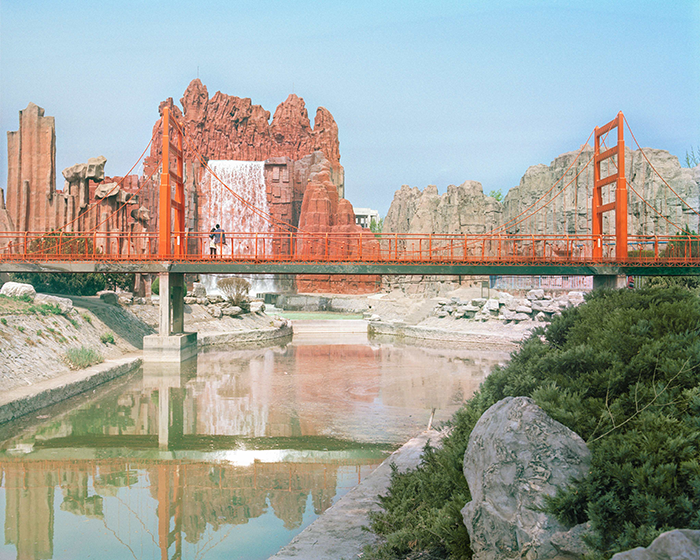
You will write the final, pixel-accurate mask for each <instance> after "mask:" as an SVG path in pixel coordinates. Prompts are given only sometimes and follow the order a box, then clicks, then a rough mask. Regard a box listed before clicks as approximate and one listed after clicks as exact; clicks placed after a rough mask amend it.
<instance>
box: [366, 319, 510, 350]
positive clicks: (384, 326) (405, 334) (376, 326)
mask: <svg viewBox="0 0 700 560" xmlns="http://www.w3.org/2000/svg"><path fill="white" fill-rule="evenodd" d="M367 332H368V334H369V335H370V336H377V335H386V336H393V337H397V338H410V339H416V340H439V341H445V342H464V343H469V344H484V345H492V346H500V347H503V346H512V347H513V349H515V348H516V347H517V345H518V343H519V342H520V337H518V338H514V337H513V336H511V335H509V334H507V333H502V332H498V331H497V330H495V329H494V330H493V332H478V331H467V330H459V331H458V330H447V329H438V328H433V327H421V326H414V325H406V324H404V323H385V322H382V321H371V322H370V323H369V326H368V327H367Z"/></svg>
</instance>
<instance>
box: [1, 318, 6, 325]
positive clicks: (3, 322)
mask: <svg viewBox="0 0 700 560" xmlns="http://www.w3.org/2000/svg"><path fill="white" fill-rule="evenodd" d="M0 323H2V324H3V325H7V319H5V317H2V318H0Z"/></svg>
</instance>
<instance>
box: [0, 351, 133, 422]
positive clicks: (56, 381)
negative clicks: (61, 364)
mask: <svg viewBox="0 0 700 560" xmlns="http://www.w3.org/2000/svg"><path fill="white" fill-rule="evenodd" d="M141 363H142V359H141V356H140V355H129V356H124V357H122V358H117V359H113V360H107V361H105V362H103V363H101V364H98V365H95V366H92V367H89V368H86V369H83V370H80V371H72V372H70V373H66V374H64V375H60V376H58V377H54V378H53V379H47V380H45V381H41V382H40V383H35V384H34V385H29V386H27V387H16V388H14V389H11V390H9V391H6V392H4V393H3V394H2V395H0V423H2V422H9V421H10V420H14V419H15V418H19V417H20V416H24V415H25V414H30V413H32V412H35V411H37V410H39V409H41V408H44V407H46V406H49V405H52V404H56V403H58V402H60V401H63V400H65V399H68V398H70V397H73V396H75V395H78V394H79V393H83V392H85V391H89V390H90V389H93V388H94V387H97V386H98V385H101V384H102V383H106V382H107V381H111V380H112V379H114V378H116V377H119V376H121V375H125V374H127V373H129V372H130V371H132V370H133V369H135V368H137V367H139V366H140V365H141Z"/></svg>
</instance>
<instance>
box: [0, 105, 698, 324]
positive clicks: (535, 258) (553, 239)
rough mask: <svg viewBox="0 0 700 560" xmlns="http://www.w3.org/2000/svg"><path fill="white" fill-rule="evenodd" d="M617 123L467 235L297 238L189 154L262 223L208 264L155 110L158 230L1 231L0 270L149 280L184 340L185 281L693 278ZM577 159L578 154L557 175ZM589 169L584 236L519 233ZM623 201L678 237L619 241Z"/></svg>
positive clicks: (172, 147)
mask: <svg viewBox="0 0 700 560" xmlns="http://www.w3.org/2000/svg"><path fill="white" fill-rule="evenodd" d="M625 123H626V121H625V119H624V116H623V115H622V113H619V114H618V116H617V117H616V118H615V119H613V120H612V121H610V122H609V123H607V124H605V125H604V126H602V127H600V128H596V129H595V131H594V133H592V134H593V135H594V155H593V156H592V157H591V159H590V160H589V161H588V163H586V164H585V165H582V166H581V169H580V171H579V173H578V174H577V175H576V176H575V177H574V178H573V179H572V180H571V181H569V182H568V183H566V184H564V176H565V175H566V173H565V174H564V176H562V177H560V178H559V179H558V180H557V181H556V182H555V183H554V184H553V185H552V187H551V188H550V189H549V190H547V191H546V192H545V193H544V194H543V195H542V196H541V197H540V198H539V199H538V200H536V201H535V202H534V203H532V204H531V205H530V206H529V207H528V208H526V209H525V210H524V211H523V212H521V213H520V214H519V215H518V216H516V217H515V218H512V219H511V220H509V221H508V222H506V223H504V224H502V225H500V226H498V227H496V228H494V229H492V230H491V231H488V232H485V233H483V234H478V235H477V234H434V233H425V234H374V233H372V232H368V231H366V232H357V231H356V230H353V229H352V228H349V229H347V232H348V233H336V232H333V233H329V232H323V231H322V232H319V231H318V230H314V231H303V230H300V229H299V228H297V227H296V226H294V225H293V224H289V223H284V222H281V221H280V220H278V219H276V218H274V217H273V216H271V215H269V214H267V213H265V212H264V211H263V210H261V209H260V208H256V207H255V206H254V205H253V204H251V203H250V202H249V201H247V200H245V199H243V198H242V197H241V196H240V195H238V194H236V193H235V192H234V191H233V190H232V189H230V188H229V187H228V186H227V185H226V184H225V183H224V182H223V181H221V180H220V179H219V177H218V176H216V173H214V171H212V170H211V169H210V168H209V167H208V166H207V162H206V160H205V159H204V158H202V157H201V156H200V160H201V163H202V165H203V168H206V169H207V171H208V172H209V173H210V174H211V175H212V176H213V177H215V178H216V179H217V180H218V181H219V182H220V183H221V185H222V186H223V187H224V188H225V189H227V190H228V191H229V192H230V194H231V196H232V197H234V198H235V199H236V200H237V201H238V203H239V205H240V208H241V209H242V210H241V211H242V212H248V213H250V214H251V215H253V214H255V215H257V216H259V217H261V218H263V219H264V220H266V221H267V223H269V225H270V231H268V232H226V237H227V240H228V244H227V246H226V249H225V250H224V251H223V254H219V255H217V256H216V257H212V256H209V255H208V250H207V247H208V242H209V232H192V231H186V227H185V224H186V223H187V222H186V220H185V218H186V216H185V193H184V174H183V153H184V143H186V142H187V139H186V138H185V137H184V132H183V129H182V128H181V126H180V125H179V124H178V123H177V121H176V120H175V119H174V118H173V117H172V116H171V115H170V111H169V109H168V108H167V107H166V108H164V114H163V125H162V127H161V130H162V146H163V155H162V160H161V161H162V166H161V167H160V188H159V197H158V200H159V203H158V204H159V213H158V232H157V233H156V232H152V233H150V232H145V233H142V234H136V233H130V234H121V235H119V234H117V235H116V236H115V235H114V234H108V233H106V232H105V231H104V230H100V229H99V228H97V226H96V228H95V230H93V231H84V232H76V233H70V232H67V231H62V230H59V231H54V232H51V233H46V232H0V247H3V249H2V250H0V266H1V267H2V270H4V271H9V272H147V273H159V274H161V286H164V287H165V289H166V290H167V289H170V290H171V291H172V294H173V309H172V310H171V309H170V306H169V302H168V301H167V299H168V298H161V304H162V305H163V307H164V308H163V309H162V311H161V322H160V333H161V336H162V337H164V336H168V335H169V334H171V333H182V332H183V327H184V326H183V324H182V307H183V305H182V297H183V295H184V288H183V274H184V273H248V274H251V273H252V274H269V273H273V274H353V275H355V274H430V275H441V274H442V275H470V274H501V275H502V274H511V275H512V274H525V275H529V274H537V275H593V276H594V277H598V278H600V279H606V280H605V282H610V279H611V278H614V277H615V276H616V275H621V274H634V275H687V274H693V275H700V267H699V266H698V265H699V264H700V236H698V235H697V234H696V233H693V232H690V231H689V229H688V228H687V226H686V225H684V224H676V223H673V222H671V221H670V220H669V219H668V217H667V216H665V215H664V214H663V213H662V212H660V211H659V210H658V209H656V208H655V207H654V206H653V205H652V204H650V203H649V202H647V201H646V200H644V198H643V197H642V195H641V194H640V193H639V191H638V190H637V189H635V186H634V185H633V184H632V183H631V182H630V183H628V181H627V178H626V175H625V157H624V154H625V142H624V135H623V127H624V125H625ZM613 130H616V131H617V144H616V145H614V146H613V147H610V148H609V147H608V146H607V145H606V138H607V137H608V135H609V134H610V133H611V131H613ZM584 146H585V145H584ZM640 150H641V148H640ZM582 152H583V147H582V149H581V151H579V154H578V155H577V157H576V159H574V161H573V162H572V164H571V165H570V166H569V168H568V169H567V172H568V171H570V170H571V169H572V167H573V165H574V164H575V162H576V161H577V160H578V159H579V157H580V156H581V153H582ZM642 154H643V152H642ZM644 157H645V158H646V156H644ZM647 161H648V160H647ZM590 163H592V164H593V175H594V181H593V193H592V200H591V204H590V206H589V207H588V209H589V215H588V217H587V220H588V221H587V223H590V231H583V232H581V231H578V232H574V233H571V234H561V233H557V232H549V233H547V232H540V233H533V234H524V233H523V231H525V228H524V226H523V224H524V223H528V221H530V223H533V222H534V221H535V220H536V219H537V217H538V216H539V217H542V216H543V215H544V216H545V217H546V219H544V220H543V222H544V224H545V227H547V226H549V227H552V228H554V227H555V225H554V224H555V222H556V221H557V220H556V219H555V216H554V214H555V212H556V205H555V203H554V201H555V200H556V199H557V197H558V196H559V195H560V194H561V193H563V192H564V190H566V189H567V188H569V187H570V186H571V185H572V184H573V185H574V187H572V188H574V189H575V188H576V185H577V179H578V177H579V175H580V174H581V172H582V171H583V169H585V168H586V167H587V166H588V165H589V164H590ZM648 163H649V165H650V166H651V168H652V169H653V170H654V171H656V170H655V169H654V167H653V165H652V164H651V162H648ZM157 168H158V166H156V169H157ZM154 173H155V171H154ZM657 175H658V173H657ZM152 177H153V175H151V178H152ZM659 178H660V179H661V181H662V182H663V183H664V184H665V185H666V187H668V189H670V191H671V192H672V193H673V194H674V195H676V196H677V197H678V200H679V204H680V205H681V206H682V207H683V210H684V212H685V213H687V214H688V215H689V216H690V215H691V214H694V215H697V216H698V217H700V212H699V211H698V209H696V208H693V207H692V206H691V205H690V204H688V203H687V202H686V201H685V200H683V199H682V198H681V197H680V196H678V195H677V193H676V192H675V191H674V190H673V188H672V187H671V186H670V185H669V184H668V183H667V182H666V181H665V180H664V179H663V177H661V176H660V175H659ZM149 179H150V178H149ZM148 182H149V181H147V182H146V183H148ZM613 186H614V188H613ZM639 190H641V189H639ZM632 194H635V195H636V196H637V197H639V199H640V200H641V202H642V203H643V204H644V205H645V207H648V208H649V211H650V212H653V213H655V223H657V224H661V223H663V224H664V225H666V223H668V224H670V226H671V227H672V231H676V232H677V233H676V234H675V235H668V234H667V233H663V234H661V233H658V234H656V233H653V232H652V233H648V234H645V235H630V234H628V198H629V197H631V196H632ZM125 204H126V203H125ZM89 210H90V208H89V207H88V208H87V209H86V210H85V212H87V211H89ZM118 211H119V210H117V211H115V212H118ZM606 214H610V216H606ZM604 218H605V219H604ZM108 219H109V217H107V218H105V220H103V222H104V221H106V220H108ZM667 230H668V226H666V231H667ZM598 284H599V285H602V282H601V281H599V282H598ZM161 289H162V288H161ZM164 300H165V301H164Z"/></svg>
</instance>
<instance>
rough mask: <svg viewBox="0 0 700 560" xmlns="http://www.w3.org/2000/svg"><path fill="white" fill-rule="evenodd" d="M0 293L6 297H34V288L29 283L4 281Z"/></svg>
mask: <svg viewBox="0 0 700 560" xmlns="http://www.w3.org/2000/svg"><path fill="white" fill-rule="evenodd" d="M0 295H3V296H7V297H22V296H29V297H30V298H32V299H34V297H35V296H36V290H35V289H34V286H32V285H31V284H22V283H21V282H5V283H4V284H3V285H2V288H0Z"/></svg>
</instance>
